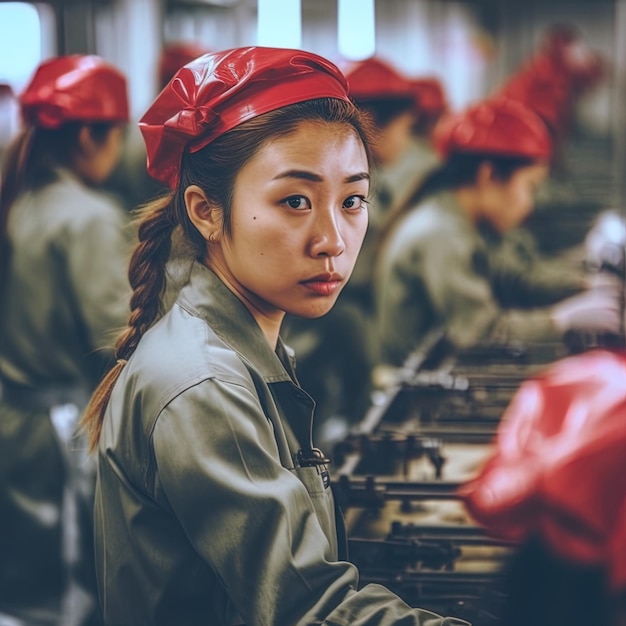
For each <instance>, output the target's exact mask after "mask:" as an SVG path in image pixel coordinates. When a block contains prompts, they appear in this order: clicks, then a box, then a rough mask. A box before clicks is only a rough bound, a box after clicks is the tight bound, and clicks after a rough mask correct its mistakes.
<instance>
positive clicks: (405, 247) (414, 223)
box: [389, 195, 472, 256]
mask: <svg viewBox="0 0 626 626" xmlns="http://www.w3.org/2000/svg"><path fill="white" fill-rule="evenodd" d="M471 240H472V236H471V232H470V231H468V229H467V226H466V224H465V223H464V219H463V217H462V215H460V213H459V211H458V209H457V207H455V206H451V204H450V201H449V199H448V198H446V197H445V196H444V195H435V196H432V197H430V198H427V199H426V200H425V201H424V202H422V203H421V204H419V205H417V206H415V207H414V208H413V209H411V210H410V211H409V212H408V213H407V214H406V216H405V217H404V218H403V219H401V220H400V221H399V222H398V224H397V225H396V227H395V228H394V232H393V234H392V237H391V241H390V245H389V249H390V250H393V251H394V252H395V254H396V255H398V256H404V255H405V254H407V253H409V251H410V252H411V256H415V255H416V254H417V255H420V254H426V255H430V254H431V253H432V252H441V251H442V250H462V249H466V248H467V247H468V246H469V245H470V242H471Z"/></svg>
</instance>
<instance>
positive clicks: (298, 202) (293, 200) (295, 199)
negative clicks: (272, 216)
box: [281, 196, 311, 211]
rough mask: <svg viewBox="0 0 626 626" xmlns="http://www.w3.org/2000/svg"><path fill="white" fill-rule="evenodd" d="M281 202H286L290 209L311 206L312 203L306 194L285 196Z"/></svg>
mask: <svg viewBox="0 0 626 626" xmlns="http://www.w3.org/2000/svg"><path fill="white" fill-rule="evenodd" d="M281 204H286V205H287V206H288V207H289V208H290V209H295V210H296V211H303V210H305V209H310V208H311V203H310V202H309V199H308V198H307V197H306V196H290V197H289V198H285V199H284V200H283V201H282V202H281Z"/></svg>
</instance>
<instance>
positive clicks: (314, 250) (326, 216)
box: [309, 209, 346, 257]
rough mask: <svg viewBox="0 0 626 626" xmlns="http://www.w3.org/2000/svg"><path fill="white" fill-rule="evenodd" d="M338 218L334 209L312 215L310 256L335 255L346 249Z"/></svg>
mask: <svg viewBox="0 0 626 626" xmlns="http://www.w3.org/2000/svg"><path fill="white" fill-rule="evenodd" d="M340 219H341V217H339V216H338V215H337V213H336V211H335V210H334V209H328V210H326V211H321V212H319V213H318V214H317V215H315V216H314V217H313V229H312V235H311V239H310V250H309V251H310V254H311V256H315V257H318V256H328V257H336V256H339V255H340V254H342V253H343V252H344V251H345V249H346V244H345V241H344V239H343V235H342V234H341V229H340Z"/></svg>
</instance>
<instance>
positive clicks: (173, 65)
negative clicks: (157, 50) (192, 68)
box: [159, 42, 209, 87]
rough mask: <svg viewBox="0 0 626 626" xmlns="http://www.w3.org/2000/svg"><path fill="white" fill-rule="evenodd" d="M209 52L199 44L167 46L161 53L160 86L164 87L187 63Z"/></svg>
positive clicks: (172, 44)
mask: <svg viewBox="0 0 626 626" xmlns="http://www.w3.org/2000/svg"><path fill="white" fill-rule="evenodd" d="M208 52H209V51H208V50H207V49H206V48H204V47H203V46H200V45H199V44H197V43H191V42H179V43H170V44H167V45H166V46H165V47H164V48H163V50H162V51H161V56H160V58H159V85H161V87H164V86H165V85H166V84H167V83H169V81H170V80H171V79H172V77H173V76H174V74H176V72H177V71H178V70H179V69H180V68H181V67H182V66H183V65H187V63H190V62H191V61H193V60H194V59H197V58H198V57H201V56H202V55H203V54H207V53H208Z"/></svg>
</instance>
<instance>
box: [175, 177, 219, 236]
mask: <svg viewBox="0 0 626 626" xmlns="http://www.w3.org/2000/svg"><path fill="white" fill-rule="evenodd" d="M184 198H185V206H186V208H187V215H188V216H189V220H190V221H191V223H192V224H193V225H194V226H195V227H196V228H197V229H198V230H199V231H200V234H201V235H202V236H203V237H204V238H205V239H206V240H207V241H210V242H211V243H213V242H215V241H218V240H219V238H220V235H221V232H222V218H223V213H222V209H221V207H219V206H217V205H216V204H215V203H214V202H211V201H210V200H209V199H208V198H207V196H206V193H205V192H204V190H203V189H202V188H201V187H199V186H198V185H189V187H187V189H185V193H184Z"/></svg>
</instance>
